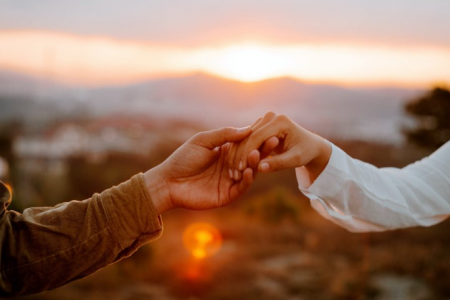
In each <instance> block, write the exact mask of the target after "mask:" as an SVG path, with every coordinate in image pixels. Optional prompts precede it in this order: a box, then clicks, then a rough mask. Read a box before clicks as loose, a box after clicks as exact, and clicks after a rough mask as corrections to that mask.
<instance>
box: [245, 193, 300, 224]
mask: <svg viewBox="0 0 450 300" xmlns="http://www.w3.org/2000/svg"><path fill="white" fill-rule="evenodd" d="M243 205H244V206H245V208H244V209H245V211H246V213H247V214H248V215H250V216H257V217H259V218H261V219H262V220H263V221H264V222H267V223H272V224H278V223H280V222H282V221H284V220H291V221H294V222H298V220H299V219H300V212H301V208H300V205H299V202H298V200H297V199H296V197H294V196H292V194H291V193H289V191H288V190H287V189H286V188H285V187H284V186H280V185H278V186H277V187H276V188H274V189H273V190H271V191H270V192H268V193H262V194H259V195H258V196H256V197H253V199H249V200H247V201H246V202H245V204H243Z"/></svg>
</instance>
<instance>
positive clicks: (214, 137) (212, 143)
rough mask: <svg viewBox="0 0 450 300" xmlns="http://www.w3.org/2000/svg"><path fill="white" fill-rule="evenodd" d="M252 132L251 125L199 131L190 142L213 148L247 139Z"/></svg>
mask: <svg viewBox="0 0 450 300" xmlns="http://www.w3.org/2000/svg"><path fill="white" fill-rule="evenodd" d="M251 132H252V129H251V128H250V127H243V128H231V127H226V128H220V129H216V130H211V131H204V132H200V133H197V134H196V135H195V136H194V137H193V138H192V139H191V141H190V142H191V143H193V144H196V145H198V146H201V147H204V148H208V149H210V150H213V149H214V148H216V147H220V146H222V145H223V144H225V143H235V142H240V141H242V140H243V139H245V138H246V137H247V136H248V135H249V134H250V133H251Z"/></svg>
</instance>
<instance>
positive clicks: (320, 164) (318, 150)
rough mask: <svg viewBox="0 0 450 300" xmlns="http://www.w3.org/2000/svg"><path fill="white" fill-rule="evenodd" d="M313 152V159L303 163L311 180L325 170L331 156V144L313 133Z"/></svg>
mask: <svg viewBox="0 0 450 300" xmlns="http://www.w3.org/2000/svg"><path fill="white" fill-rule="evenodd" d="M315 144H316V147H315V154H314V156H313V159H311V161H310V162H309V163H307V164H306V165H305V168H306V170H307V171H308V173H309V177H310V180H311V182H314V181H315V180H316V179H317V178H318V177H319V176H320V174H321V173H322V172H323V170H325V168H326V166H327V165H328V162H329V160H330V157H331V144H330V142H328V141H327V140H326V139H324V138H322V137H320V136H317V135H315Z"/></svg>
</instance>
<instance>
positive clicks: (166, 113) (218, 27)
mask: <svg viewBox="0 0 450 300" xmlns="http://www.w3.org/2000/svg"><path fill="white" fill-rule="evenodd" d="M449 11H450V2H448V1H439V0H434V1H433V0H432V1H421V0H408V1H406V0H393V1H368V0H346V1H343V0H333V1H324V0H316V1H306V0H295V1H294V0H278V1H265V0H258V1H254V0H239V1H237V0H229V1H221V2H219V1H206V0H191V1H179V0H166V1H159V2H158V1H143V0H129V1H111V0H109V1H106V0H96V1H84V2H83V1H65V0H44V1H39V2H30V1H23V0H4V1H1V2H0V179H2V180H3V181H5V182H7V183H9V184H10V185H11V186H12V189H13V192H14V197H13V203H12V204H11V206H10V209H14V210H17V211H23V210H24V209H25V208H27V207H32V206H52V205H55V204H57V203H60V202H64V201H69V200H72V199H78V200H82V199H86V198H89V197H90V196H91V195H92V194H93V193H95V192H100V191H102V190H104V189H106V188H109V187H111V186H113V185H116V184H118V183H120V182H122V181H124V180H126V179H128V178H130V177H131V176H132V175H134V174H136V173H138V172H143V171H146V170H147V169H149V168H151V167H153V166H156V165H157V164H159V163H160V162H162V161H163V160H164V159H165V158H167V157H168V156H169V155H170V154H171V153H172V152H173V151H174V150H175V149H176V148H177V147H178V146H179V145H181V144H182V143H183V142H185V141H186V140H187V139H188V138H189V137H191V136H192V135H193V134H195V133H196V132H198V131H201V130H207V129H213V128H217V127H219V126H236V127H237V126H244V125H249V124H251V123H253V122H254V121H255V120H256V119H257V118H258V117H260V116H262V115H263V114H264V113H265V112H266V111H269V110H273V111H275V112H277V113H284V114H286V115H287V116H289V117H290V118H292V119H293V120H294V121H296V122H298V123H299V124H300V125H302V126H304V127H305V128H307V129H309V130H312V131H314V132H317V133H319V134H321V135H323V136H325V137H327V138H329V139H330V140H331V141H333V142H334V143H336V144H337V145H338V146H340V147H342V148H343V149H344V150H345V151H346V152H347V153H348V154H350V155H352V156H353V157H355V158H359V159H361V160H364V161H366V162H369V163H372V164H375V165H376V166H378V167H385V166H392V167H403V166H405V165H407V164H409V163H412V162H414V161H416V160H418V159H420V158H422V157H424V156H426V155H429V154H430V153H431V152H433V151H434V150H435V149H437V148H438V147H439V146H440V145H442V144H444V143H445V142H446V141H448V140H450V92H449V90H448V87H449V84H450V32H449V28H450V18H448V12H449ZM196 223H203V224H204V225H203V227H201V226H200V227H201V228H203V229H200V231H197V233H194V238H192V236H191V237H186V235H189V232H192V230H189V229H188V228H191V229H192V228H193V227H189V226H191V225H192V224H196ZM205 224H206V225H205ZM449 225H450V223H449V221H446V222H443V223H441V224H439V225H437V226H434V227H431V228H412V229H407V230H398V231H391V232H385V233H367V234H352V233H348V232H346V231H345V230H343V229H341V228H339V227H337V226H335V225H333V224H331V223H330V222H327V221H325V220H324V219H322V218H321V217H320V216H318V214H317V213H316V212H315V211H313V210H312V209H311V208H310V207H309V203H308V201H307V199H306V198H305V197H304V196H302V195H301V193H300V192H299V191H298V189H297V183H296V179H295V174H294V171H293V170H290V171H286V172H280V173H277V174H271V175H261V176H260V177H259V179H258V181H257V182H255V184H254V186H253V187H252V188H251V190H250V192H249V193H248V194H247V195H246V196H244V197H243V198H242V199H241V200H239V201H237V202H236V203H234V204H233V205H230V206H229V207H226V208H222V209H217V210H213V211H204V212H192V211H185V210H183V211H181V210H176V211H171V212H168V213H167V214H165V215H164V227H165V232H164V234H163V236H162V238H160V239H159V240H158V241H156V242H154V243H151V244H149V245H146V246H144V247H142V248H141V249H140V250H139V251H138V252H137V253H136V254H135V255H134V256H133V257H131V258H129V259H126V260H124V261H122V262H120V263H118V264H115V265H113V266H109V267H107V268H105V269H103V270H101V271H99V272H97V273H96V274H94V275H92V276H89V277H87V278H85V279H82V280H79V281H76V282H73V283H71V284H69V285H67V286H65V287H62V288H59V289H56V290H54V291H49V292H45V293H42V294H39V295H35V296H29V297H25V298H23V299H39V300H44V299H45V300H50V299H92V300H95V299H111V300H122V299H124V300H125V299H158V300H165V299H167V300H168V299H190V300H193V299H219V300H220V299H246V300H248V299H263V300H264V299H318V300H320V299H324V300H325V299H379V300H382V299H397V300H398V299H400V300H401V299H408V300H417V299H449V298H450V239H449V236H450V226H449ZM195 226H197V225H194V228H197V227H195ZM205 226H206V227H205ZM183 234H184V240H185V242H183ZM186 240H191V242H186ZM192 240H193V242H192ZM192 243H194V246H192ZM211 243H212V244H211ZM209 244H211V245H209ZM206 249H213V250H214V251H209V250H208V251H206ZM204 250H205V251H204ZM168 254H169V255H168ZM80 261H82V258H80Z"/></svg>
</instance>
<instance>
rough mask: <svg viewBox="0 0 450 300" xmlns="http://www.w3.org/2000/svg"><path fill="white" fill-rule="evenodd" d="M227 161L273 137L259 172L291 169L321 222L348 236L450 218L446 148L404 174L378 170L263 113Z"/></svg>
mask: <svg viewBox="0 0 450 300" xmlns="http://www.w3.org/2000/svg"><path fill="white" fill-rule="evenodd" d="M257 127H258V128H255V129H254V130H253V133H252V135H251V136H249V137H248V138H247V139H245V140H244V141H243V142H241V143H240V145H239V147H238V148H237V150H236V151H235V152H236V153H232V154H231V155H230V156H229V161H228V163H229V167H230V168H232V169H239V168H240V167H246V164H245V163H243V164H241V163H240V162H241V161H242V159H243V158H244V157H245V156H246V155H249V154H250V153H252V151H255V150H254V149H258V147H260V145H261V143H262V142H263V141H264V140H266V139H268V138H271V137H274V136H275V137H277V138H278V139H279V141H280V144H279V146H278V147H277V148H275V155H273V156H272V157H268V158H266V159H263V160H262V161H261V162H260V163H259V170H260V171H262V172H273V171H277V170H281V169H286V168H296V171H297V178H298V181H299V187H300V189H301V191H302V192H303V193H304V194H305V195H306V196H307V197H309V198H310V199H311V205H312V206H313V207H314V208H315V209H316V210H317V211H318V212H319V213H320V214H321V215H322V216H324V217H325V218H327V219H329V220H331V221H333V222H335V223H336V224H338V225H340V226H342V227H344V228H346V229H348V230H350V231H382V230H388V229H396V228H404V227H410V226H417V225H420V226H430V225H433V224H436V223H438V222H441V221H442V220H444V219H445V218H446V217H447V216H448V215H449V214H450V143H447V144H446V145H445V146H443V147H442V148H441V149H439V150H438V151H437V152H436V153H434V154H433V155H431V156H430V157H428V158H426V159H424V160H422V161H420V162H417V163H415V164H412V165H410V166H408V167H406V168H404V169H394V168H384V169H378V168H376V167H374V166H372V165H370V164H367V163H364V162H361V161H358V160H356V159H352V158H351V157H349V156H348V155H347V154H345V153H344V152H343V151H342V150H340V149H339V148H337V147H336V146H334V145H332V144H331V143H329V142H328V141H326V140H325V139H323V138H321V137H319V136H317V135H315V134H312V133H311V132H309V131H307V130H305V129H304V128H302V127H300V126H298V125H297V124H295V123H294V122H292V121H291V120H289V119H288V118H287V117H285V116H281V115H276V114H274V113H268V114H266V116H265V117H264V118H263V119H262V121H261V122H260V124H258V126H257Z"/></svg>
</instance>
